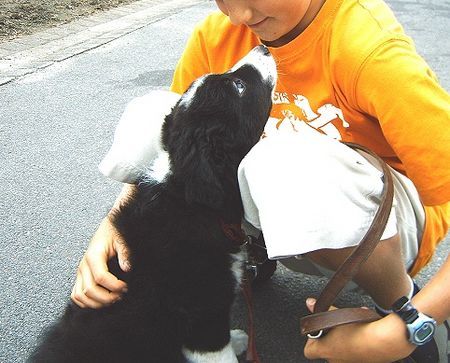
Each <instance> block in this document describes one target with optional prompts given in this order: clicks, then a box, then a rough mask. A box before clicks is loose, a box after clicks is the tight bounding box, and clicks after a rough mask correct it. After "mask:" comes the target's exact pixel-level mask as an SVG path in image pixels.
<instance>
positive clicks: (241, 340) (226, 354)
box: [183, 329, 248, 363]
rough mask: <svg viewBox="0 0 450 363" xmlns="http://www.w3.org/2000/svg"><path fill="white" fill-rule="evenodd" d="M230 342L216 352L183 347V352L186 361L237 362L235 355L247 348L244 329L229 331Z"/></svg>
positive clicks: (195, 362) (192, 362)
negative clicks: (196, 350)
mask: <svg viewBox="0 0 450 363" xmlns="http://www.w3.org/2000/svg"><path fill="white" fill-rule="evenodd" d="M230 337H231V339H230V342H229V343H228V344H227V345H226V346H225V347H224V348H223V349H222V350H219V351H217V352H194V351H191V350H189V349H187V348H183V354H184V357H185V358H186V360H187V362H188V363H212V362H214V363H237V362H238V360H237V358H236V356H238V355H241V354H242V353H244V352H245V351H246V350H247V346H248V336H247V334H246V333H245V331H243V330H240V329H235V330H231V331H230Z"/></svg>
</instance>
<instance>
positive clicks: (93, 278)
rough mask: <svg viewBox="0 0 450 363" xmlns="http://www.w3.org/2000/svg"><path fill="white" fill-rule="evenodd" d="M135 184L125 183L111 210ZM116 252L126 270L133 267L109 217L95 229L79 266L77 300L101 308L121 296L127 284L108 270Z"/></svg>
mask: <svg viewBox="0 0 450 363" xmlns="http://www.w3.org/2000/svg"><path fill="white" fill-rule="evenodd" d="M133 188H134V186H133V185H131V184H124V187H123V188H122V191H121V193H120V194H119V196H118V197H117V199H116V202H115V203H114V206H113V208H112V209H111V211H113V210H114V209H115V208H118V207H119V206H120V204H121V203H122V202H123V201H125V200H126V199H127V198H128V196H129V195H131V193H132V192H133ZM110 213H111V212H110ZM114 256H117V258H118V260H119V265H120V267H121V268H122V270H123V271H125V272H127V271H129V269H130V268H131V266H130V264H129V262H128V251H127V246H126V244H125V241H123V239H122V238H121V236H120V235H119V234H118V233H117V231H116V230H115V229H114V227H113V226H112V224H111V223H110V221H109V219H108V217H106V218H104V219H103V221H102V222H101V223H100V226H99V227H98V229H97V231H96V232H95V233H94V236H93V237H92V239H91V242H90V243H89V247H88V249H87V250H86V253H85V254H84V256H83V258H82V260H81V262H80V264H79V266H78V270H77V278H76V281H75V284H74V287H73V289H72V294H71V298H72V301H73V302H74V303H76V304H77V305H78V306H80V307H82V308H85V307H88V308H91V309H97V308H101V307H103V306H105V305H109V304H112V303H114V302H115V301H117V300H118V299H120V296H121V294H122V293H123V292H125V291H126V288H127V285H126V283H125V282H123V281H121V280H119V279H117V277H115V276H114V275H113V274H111V273H110V272H109V271H108V266H107V262H108V260H109V259H111V258H112V257H114Z"/></svg>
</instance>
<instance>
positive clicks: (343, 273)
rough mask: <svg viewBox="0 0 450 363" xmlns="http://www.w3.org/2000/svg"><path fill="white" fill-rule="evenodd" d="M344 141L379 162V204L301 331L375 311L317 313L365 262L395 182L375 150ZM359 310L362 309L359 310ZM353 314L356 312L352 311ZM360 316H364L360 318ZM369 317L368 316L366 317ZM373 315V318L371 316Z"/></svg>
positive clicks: (384, 219)
mask: <svg viewBox="0 0 450 363" xmlns="http://www.w3.org/2000/svg"><path fill="white" fill-rule="evenodd" d="M344 144H345V145H347V146H349V147H351V148H353V149H357V150H361V151H363V152H364V153H367V154H368V155H370V156H371V157H373V158H374V159H375V160H376V161H377V162H378V163H379V164H380V166H381V168H382V171H383V174H384V175H383V182H384V187H383V194H382V196H381V200H380V206H379V208H378V210H377V212H376V214H375V217H374V219H373V222H372V224H371V226H370V227H369V229H368V230H367V232H366V234H365V236H364V237H363V238H362V240H361V242H360V243H359V245H358V247H357V248H355V250H354V251H353V253H352V254H351V255H350V256H349V257H348V258H347V259H346V260H345V261H344V263H343V264H342V265H341V266H340V267H339V269H338V270H337V271H336V272H335V274H334V275H333V277H332V278H331V279H330V281H329V282H328V284H327V285H326V286H325V288H324V289H323V291H322V293H321V294H320V296H319V298H318V299H317V302H316V305H315V308H314V314H313V315H309V316H305V317H303V318H302V319H301V320H300V326H301V332H302V334H308V333H311V332H317V331H319V330H322V329H329V328H331V327H333V326H337V325H341V324H348V323H350V322H358V321H373V320H376V319H375V315H374V314H376V313H374V312H371V310H369V309H357V310H352V311H348V310H346V311H343V312H338V311H339V310H341V309H339V310H334V311H330V312H329V313H327V314H322V315H318V314H317V313H324V312H326V311H328V309H329V308H330V306H331V305H332V304H333V302H334V300H335V299H336V297H337V295H338V294H339V293H340V292H341V290H342V289H343V288H344V286H345V285H346V284H347V282H348V281H350V280H351V279H352V278H353V277H354V276H355V275H356V273H357V272H358V270H359V268H360V267H361V264H362V263H364V262H365V261H366V260H367V258H368V257H369V256H370V254H371V253H372V252H373V250H374V249H375V247H376V246H377V244H378V242H379V241H380V238H381V236H382V234H383V231H384V229H385V227H386V223H387V220H388V218H389V214H390V212H391V208H392V200H393V196H394V186H393V182H392V174H391V171H390V170H389V167H388V166H387V164H386V163H385V162H384V161H383V160H382V159H381V158H380V157H379V156H378V155H376V154H375V153H374V152H372V151H371V150H369V149H368V148H366V147H364V146H361V145H358V144H354V143H344ZM361 310H362V311H361ZM352 314H356V315H354V317H353V315H352ZM360 319H363V320H360ZM367 319H369V320H367ZM370 319H372V320H370Z"/></svg>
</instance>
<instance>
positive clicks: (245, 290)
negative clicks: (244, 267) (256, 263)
mask: <svg viewBox="0 0 450 363" xmlns="http://www.w3.org/2000/svg"><path fill="white" fill-rule="evenodd" d="M245 275H248V274H247V273H246V274H245ZM242 294H243V295H244V298H245V302H246V303H247V319H248V347H247V355H246V357H245V359H246V361H247V362H249V363H261V360H260V359H259V356H258V352H257V351H256V341H255V325H254V321H253V299H252V287H251V285H250V280H249V279H248V277H247V276H245V277H244V281H243V286H242Z"/></svg>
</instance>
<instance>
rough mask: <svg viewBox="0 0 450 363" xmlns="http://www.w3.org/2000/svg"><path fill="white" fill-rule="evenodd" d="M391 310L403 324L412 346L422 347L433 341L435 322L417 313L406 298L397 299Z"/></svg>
mask: <svg viewBox="0 0 450 363" xmlns="http://www.w3.org/2000/svg"><path fill="white" fill-rule="evenodd" d="M392 310H393V311H394V312H395V313H396V314H397V315H398V316H400V318H401V319H402V320H403V321H404V322H405V324H406V329H407V335H408V340H409V341H410V342H411V343H412V344H414V345H424V344H426V343H428V342H429V341H430V340H431V339H433V335H434V331H435V330H436V321H435V320H434V319H433V318H431V317H429V316H428V315H425V314H423V313H420V312H418V311H417V309H416V308H415V307H414V306H413V305H412V304H411V300H409V299H408V298H407V297H406V296H402V297H401V298H400V299H398V300H397V301H396V302H395V303H394V305H392Z"/></svg>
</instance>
